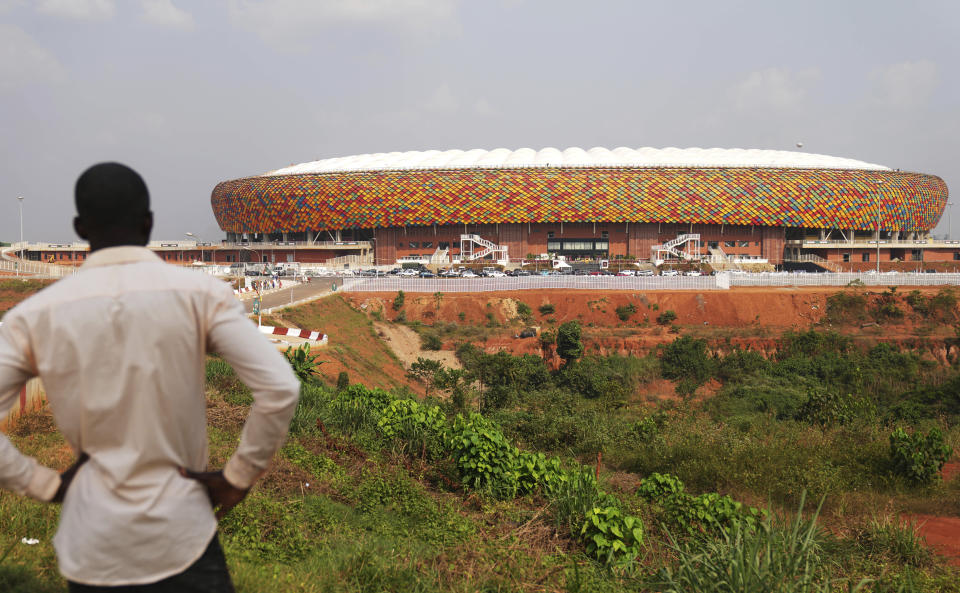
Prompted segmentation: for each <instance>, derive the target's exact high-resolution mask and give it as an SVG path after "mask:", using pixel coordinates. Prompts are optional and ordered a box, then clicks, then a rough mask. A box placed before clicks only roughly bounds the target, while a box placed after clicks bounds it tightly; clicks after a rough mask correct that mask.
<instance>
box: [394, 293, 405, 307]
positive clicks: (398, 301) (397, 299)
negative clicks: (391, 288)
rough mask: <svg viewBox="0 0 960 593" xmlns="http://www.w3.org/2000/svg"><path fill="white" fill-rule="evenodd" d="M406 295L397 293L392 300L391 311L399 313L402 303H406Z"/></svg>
mask: <svg viewBox="0 0 960 593" xmlns="http://www.w3.org/2000/svg"><path fill="white" fill-rule="evenodd" d="M406 299H407V295H405V294H404V293H403V291H402V290H398V291H397V296H396V297H394V299H393V310H394V311H399V310H400V309H402V308H403V303H404V302H405V301H406Z"/></svg>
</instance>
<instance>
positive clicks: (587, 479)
mask: <svg viewBox="0 0 960 593" xmlns="http://www.w3.org/2000/svg"><path fill="white" fill-rule="evenodd" d="M547 494H548V497H549V498H550V503H551V504H552V506H553V508H554V513H553V519H554V522H555V524H556V527H557V530H560V529H561V528H566V529H567V530H568V532H569V533H570V535H572V536H574V537H579V536H580V531H581V530H582V529H583V525H584V522H585V521H586V517H587V513H588V512H590V511H591V510H592V509H593V508H594V507H597V506H601V505H605V503H606V502H610V503H611V504H612V503H613V501H611V500H608V498H607V495H606V494H604V492H603V491H602V490H600V486H599V484H597V479H596V477H595V476H594V473H593V472H592V471H591V470H589V469H586V468H583V467H577V468H574V469H571V470H569V471H567V472H564V473H563V474H562V475H560V476H559V477H558V479H557V480H556V481H555V483H554V484H553V485H552V486H551V488H550V490H549V491H548V493H547Z"/></svg>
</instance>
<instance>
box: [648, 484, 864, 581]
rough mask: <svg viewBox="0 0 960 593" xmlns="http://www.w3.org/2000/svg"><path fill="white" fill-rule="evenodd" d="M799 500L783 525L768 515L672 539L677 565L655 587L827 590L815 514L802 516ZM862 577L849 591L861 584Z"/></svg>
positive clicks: (664, 571)
mask: <svg viewBox="0 0 960 593" xmlns="http://www.w3.org/2000/svg"><path fill="white" fill-rule="evenodd" d="M802 511H803V504H802V502H801V505H800V510H798V511H797V515H796V517H795V518H794V520H793V521H792V522H791V523H790V524H788V525H783V526H780V525H774V524H773V522H772V521H771V520H770V519H767V520H766V521H763V522H762V523H760V524H759V526H758V528H756V529H752V528H749V527H747V526H746V525H742V524H741V525H736V526H734V527H733V529H732V530H731V531H730V532H729V533H726V534H723V535H722V537H720V538H719V539H706V540H703V539H692V540H688V541H685V542H684V543H682V544H679V543H677V542H676V541H673V542H672V544H671V546H670V547H671V548H672V550H673V552H674V553H675V554H676V556H677V564H676V568H673V567H672V566H670V565H668V566H666V567H665V568H662V569H661V570H660V572H659V574H658V579H657V580H658V581H659V583H657V585H658V587H657V588H656V590H657V591H663V592H664V593H686V592H688V591H697V592H698V593H721V592H722V593H728V592H730V591H738V592H742V593H761V592H762V593H766V592H768V591H777V592H778V593H808V592H818V593H819V592H823V593H828V592H829V591H833V590H834V588H833V587H832V585H831V582H830V567H829V566H827V565H826V563H825V562H824V561H823V559H822V549H821V547H820V544H819V541H818V540H819V533H818V529H817V516H818V515H819V509H818V511H817V513H816V514H815V515H814V517H813V518H812V519H811V520H809V521H804V519H803V513H802ZM862 587H863V583H860V584H858V585H857V586H856V587H853V586H851V587H850V590H851V591H857V590H860V589H861V588H862Z"/></svg>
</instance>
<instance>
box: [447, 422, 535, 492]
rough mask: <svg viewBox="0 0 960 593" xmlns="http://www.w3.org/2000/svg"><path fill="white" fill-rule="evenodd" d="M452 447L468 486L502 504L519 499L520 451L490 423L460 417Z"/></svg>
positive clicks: (454, 432)
mask: <svg viewBox="0 0 960 593" xmlns="http://www.w3.org/2000/svg"><path fill="white" fill-rule="evenodd" d="M449 446H450V449H451V450H452V451H453V457H454V460H455V461H456V464H457V468H458V469H459V470H460V478H461V480H462V481H463V484H464V485H465V486H467V487H468V488H471V489H473V490H477V491H480V492H483V493H486V494H488V495H490V496H492V497H494V498H497V499H500V500H506V499H510V498H513V497H515V496H516V495H517V492H518V489H519V477H520V475H519V474H520V472H519V470H518V458H519V456H520V451H519V450H518V449H517V448H516V447H514V446H513V445H511V444H510V443H509V442H508V441H507V439H506V437H504V436H503V433H501V432H500V430H499V429H497V427H496V426H495V425H494V424H493V423H491V422H490V421H489V420H487V419H485V418H484V417H483V416H481V415H479V414H474V413H471V414H470V415H469V416H467V417H464V416H461V415H457V417H456V418H455V419H454V425H453V430H452V432H451V437H450V442H449Z"/></svg>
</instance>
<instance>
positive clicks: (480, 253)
mask: <svg viewBox="0 0 960 593" xmlns="http://www.w3.org/2000/svg"><path fill="white" fill-rule="evenodd" d="M474 245H479V246H480V249H479V250H476V251H475V250H474ZM497 254H499V256H500V257H498V258H496V259H497V260H498V261H504V260H506V259H508V255H507V246H506V245H497V244H496V243H494V242H493V241H488V240H486V239H484V238H483V237H481V236H480V235H460V259H462V260H465V261H474V260H478V259H481V258H484V257H487V256H488V255H497Z"/></svg>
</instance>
